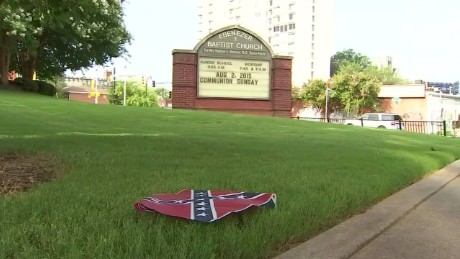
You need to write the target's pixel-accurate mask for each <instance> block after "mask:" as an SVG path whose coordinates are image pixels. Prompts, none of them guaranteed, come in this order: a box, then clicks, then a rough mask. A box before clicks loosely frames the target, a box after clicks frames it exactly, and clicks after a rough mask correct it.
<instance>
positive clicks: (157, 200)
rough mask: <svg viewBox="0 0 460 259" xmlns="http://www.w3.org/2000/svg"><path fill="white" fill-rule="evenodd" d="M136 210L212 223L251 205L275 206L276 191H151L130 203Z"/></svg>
mask: <svg viewBox="0 0 460 259" xmlns="http://www.w3.org/2000/svg"><path fill="white" fill-rule="evenodd" d="M134 206H135V208H136V209H137V210H139V211H147V212H159V213H162V214H165V215H168V216H173V217H180V218H185V219H190V220H196V221H201V222H213V221H216V220H219V219H221V218H223V217H225V216H227V215H229V214H230V213H235V212H240V211H243V210H246V209H249V208H251V207H265V206H266V207H275V206H276V194H274V193H255V192H232V191H215V190H182V191H180V192H178V193H176V194H153V195H152V196H150V197H147V198H145V199H142V200H140V201H138V202H136V204H135V205H134Z"/></svg>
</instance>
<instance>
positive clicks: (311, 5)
mask: <svg viewBox="0 0 460 259" xmlns="http://www.w3.org/2000/svg"><path fill="white" fill-rule="evenodd" d="M198 8H199V10H198V24H199V31H198V38H199V39H202V38H203V37H205V36H206V35H208V34H209V33H210V32H212V31H214V30H217V29H220V28H222V27H225V26H228V25H234V24H237V25H240V26H243V27H245V28H247V29H249V30H252V31H254V32H255V33H257V34H258V35H259V36H261V37H262V38H264V39H265V41H266V42H268V43H269V44H270V45H271V47H272V49H273V51H274V52H275V54H277V55H287V56H292V57H294V59H293V68H292V83H293V85H294V86H302V85H303V84H304V83H307V82H308V81H309V80H311V79H323V80H326V79H328V78H329V74H330V57H331V56H332V55H333V47H332V42H333V39H332V26H331V25H332V0H199V7H198Z"/></svg>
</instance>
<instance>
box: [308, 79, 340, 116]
mask: <svg viewBox="0 0 460 259" xmlns="http://www.w3.org/2000/svg"><path fill="white" fill-rule="evenodd" d="M327 88H329V89H331V91H330V92H329V101H328V114H331V111H333V110H336V109H341V108H342V105H341V101H340V98H339V92H337V91H335V89H334V86H333V85H332V84H331V82H325V81H323V80H318V79H317V80H312V81H310V82H308V84H306V85H304V87H303V90H302V91H301V92H300V96H301V99H302V101H303V102H304V103H305V104H307V105H310V106H311V107H313V108H314V109H316V110H317V111H319V112H320V113H321V114H323V116H324V115H325V114H326V90H327Z"/></svg>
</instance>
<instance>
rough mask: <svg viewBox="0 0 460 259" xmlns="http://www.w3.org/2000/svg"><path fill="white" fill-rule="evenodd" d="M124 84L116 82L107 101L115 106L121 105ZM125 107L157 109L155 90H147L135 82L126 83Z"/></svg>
mask: <svg viewBox="0 0 460 259" xmlns="http://www.w3.org/2000/svg"><path fill="white" fill-rule="evenodd" d="M123 85H124V82H120V81H117V84H116V87H115V91H113V92H112V91H111V92H110V93H109V101H110V103H112V104H115V105H122V104H123ZM126 105H128V106H144V107H158V95H157V93H156V91H155V90H150V89H148V90H147V91H146V89H145V86H144V85H142V84H141V83H139V82H137V81H128V82H126Z"/></svg>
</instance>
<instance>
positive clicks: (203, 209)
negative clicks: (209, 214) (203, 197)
mask: <svg viewBox="0 0 460 259" xmlns="http://www.w3.org/2000/svg"><path fill="white" fill-rule="evenodd" d="M197 210H202V211H205V210H206V208H205V207H202V208H197Z"/></svg>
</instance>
